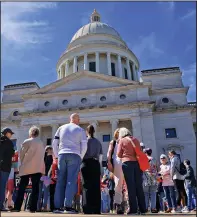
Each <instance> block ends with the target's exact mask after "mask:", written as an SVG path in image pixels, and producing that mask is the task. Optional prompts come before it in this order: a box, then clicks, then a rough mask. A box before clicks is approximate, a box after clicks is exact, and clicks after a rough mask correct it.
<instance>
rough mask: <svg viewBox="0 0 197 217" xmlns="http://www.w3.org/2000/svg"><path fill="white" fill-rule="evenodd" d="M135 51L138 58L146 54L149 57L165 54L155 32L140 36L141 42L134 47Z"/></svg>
mask: <svg viewBox="0 0 197 217" xmlns="http://www.w3.org/2000/svg"><path fill="white" fill-rule="evenodd" d="M132 50H133V52H134V53H135V54H136V55H137V57H138V58H142V56H144V55H146V56H147V55H148V56H147V57H151V58H157V57H158V56H160V55H161V54H163V53H164V52H163V50H162V49H161V48H159V47H158V46H157V43H156V36H155V33H154V32H152V33H150V34H149V35H147V36H144V37H142V36H141V37H140V38H139V42H137V43H136V45H135V46H134V47H133V48H132Z"/></svg>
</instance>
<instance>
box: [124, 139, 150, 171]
mask: <svg viewBox="0 0 197 217" xmlns="http://www.w3.org/2000/svg"><path fill="white" fill-rule="evenodd" d="M126 138H127V139H128V140H129V141H130V142H131V144H132V146H133V148H134V150H135V153H136V156H137V160H138V163H139V166H140V169H141V170H142V171H143V172H144V171H146V170H147V169H149V168H150V164H149V161H148V157H147V156H146V154H145V153H144V152H142V151H141V149H140V148H138V147H136V145H135V144H134V142H133V140H132V139H130V138H129V137H126Z"/></svg>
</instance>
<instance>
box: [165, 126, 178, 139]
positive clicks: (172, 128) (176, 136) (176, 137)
mask: <svg viewBox="0 0 197 217" xmlns="http://www.w3.org/2000/svg"><path fill="white" fill-rule="evenodd" d="M167 130H175V137H169V136H167ZM164 131H165V138H166V139H178V135H177V130H176V128H175V127H171V128H165V130H164Z"/></svg>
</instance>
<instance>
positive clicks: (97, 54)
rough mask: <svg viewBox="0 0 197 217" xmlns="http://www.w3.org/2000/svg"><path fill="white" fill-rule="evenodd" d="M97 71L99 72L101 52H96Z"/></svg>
mask: <svg viewBox="0 0 197 217" xmlns="http://www.w3.org/2000/svg"><path fill="white" fill-rule="evenodd" d="M96 72H99V52H96Z"/></svg>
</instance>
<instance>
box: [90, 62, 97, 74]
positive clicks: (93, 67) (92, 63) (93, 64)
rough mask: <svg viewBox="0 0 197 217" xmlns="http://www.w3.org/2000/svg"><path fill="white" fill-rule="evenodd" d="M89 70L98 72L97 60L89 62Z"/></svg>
mask: <svg viewBox="0 0 197 217" xmlns="http://www.w3.org/2000/svg"><path fill="white" fill-rule="evenodd" d="M89 70H90V71H91V72H96V63H95V62H90V63H89Z"/></svg>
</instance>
